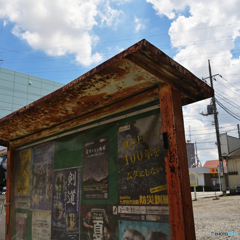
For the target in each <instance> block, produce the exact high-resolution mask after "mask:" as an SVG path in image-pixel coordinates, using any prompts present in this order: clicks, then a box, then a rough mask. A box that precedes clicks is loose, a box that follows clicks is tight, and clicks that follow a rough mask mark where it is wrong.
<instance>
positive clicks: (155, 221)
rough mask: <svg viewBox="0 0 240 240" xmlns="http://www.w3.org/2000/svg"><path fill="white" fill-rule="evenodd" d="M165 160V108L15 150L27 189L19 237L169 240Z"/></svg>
mask: <svg viewBox="0 0 240 240" xmlns="http://www.w3.org/2000/svg"><path fill="white" fill-rule="evenodd" d="M31 153H32V154H31ZM164 155H165V150H164V149H163V140H162V134H161V119H160V114H159V110H153V111H150V112H149V111H148V112H146V113H142V114H137V115H135V116H132V117H128V118H124V119H122V120H120V121H114V122H111V123H108V124H104V125H102V126H101V127H95V128H92V129H88V130H86V131H82V132H80V133H77V134H72V135H67V136H65V137H62V138H59V139H56V140H54V141H51V142H49V143H44V144H40V145H37V146H33V147H31V148H28V149H26V150H20V151H17V153H16V156H18V157H20V158H21V160H22V161H18V162H19V163H20V164H22V165H23V166H24V165H25V166H26V168H25V169H26V171H24V170H23V168H24V167H23V168H16V174H15V176H17V177H16V181H17V180H18V179H19V178H20V177H21V179H22V182H26V183H28V184H26V186H24V187H23V189H24V193H25V195H23V196H22V197H24V198H22V199H21V196H20V197H19V196H18V194H15V196H14V198H15V202H16V203H18V204H17V205H15V207H14V209H15V216H14V219H15V220H13V221H14V222H15V226H16V228H15V229H14V231H13V233H12V234H13V236H16V237H17V238H18V239H39V238H40V239H52V240H53V239H54V240H55V239H80V236H81V239H85V238H87V239H88V240H93V239H106V231H107V230H105V231H104V228H109V231H111V234H112V237H113V238H114V239H122V238H125V237H126V235H129V234H130V235H131V234H134V235H136V236H141V237H142V238H144V239H146V238H150V237H151V236H152V235H153V236H155V238H153V237H152V238H151V239H157V238H156V237H157V236H161V235H162V236H164V239H171V228H170V218H169V206H168V193H167V185H166V171H165V162H164ZM23 156H24V157H23ZM89 159H90V160H89ZM24 160H25V161H24ZM26 161H27V163H26ZM29 164H30V166H31V167H30V168H29ZM22 165H21V166H22ZM53 173H54V174H53ZM81 175H82V177H81ZM29 182H30V183H31V184H29ZM81 182H82V183H81ZM20 186H21V185H20ZM17 189H19V187H18V188H17ZM16 193H17V192H16ZM46 196H47V198H46ZM27 197H29V198H27ZM19 199H20V200H22V202H23V201H24V199H25V200H26V199H28V200H29V202H30V203H29V204H28V205H27V204H25V205H24V204H22V205H21V204H19V201H20V200H19ZM20 202H21V201H20ZM49 203H50V206H49ZM89 212H90V213H89ZM88 215H89V216H90V217H89V219H87V218H88V217H87V216H88ZM85 222H87V223H88V225H89V226H91V227H92V228H91V227H86V226H85V225H84V223H85Z"/></svg>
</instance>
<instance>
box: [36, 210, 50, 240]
mask: <svg viewBox="0 0 240 240" xmlns="http://www.w3.org/2000/svg"><path fill="white" fill-rule="evenodd" d="M50 237H51V213H50V212H47V211H33V212H32V239H33V240H50Z"/></svg>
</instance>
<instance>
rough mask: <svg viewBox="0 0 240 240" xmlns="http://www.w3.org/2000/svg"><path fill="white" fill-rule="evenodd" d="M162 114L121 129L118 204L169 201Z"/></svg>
mask: <svg viewBox="0 0 240 240" xmlns="http://www.w3.org/2000/svg"><path fill="white" fill-rule="evenodd" d="M159 117H160V116H159V114H156V115H152V116H149V117H146V118H142V119H139V120H136V121H134V122H130V123H128V124H125V125H124V126H120V127H119V129H118V166H119V167H118V177H119V180H118V183H119V204H123V205H129V204H130V205H160V204H168V197H167V188H166V173H165V162H164V150H163V143H162V141H161V138H160V136H161V124H160V120H159Z"/></svg>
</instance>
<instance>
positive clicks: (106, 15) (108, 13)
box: [100, 1, 123, 26]
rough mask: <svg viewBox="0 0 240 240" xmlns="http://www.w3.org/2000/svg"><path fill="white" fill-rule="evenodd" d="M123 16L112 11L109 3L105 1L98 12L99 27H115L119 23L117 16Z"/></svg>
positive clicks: (114, 10) (118, 12)
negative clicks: (99, 18)
mask: <svg viewBox="0 0 240 240" xmlns="http://www.w3.org/2000/svg"><path fill="white" fill-rule="evenodd" d="M121 14H123V13H122V12H121V11H118V10H116V9H112V8H111V7H110V5H109V1H107V2H106V3H105V5H104V8H103V10H102V12H100V17H101V19H102V20H101V23H102V24H101V25H102V26H104V25H106V26H112V25H114V26H116V25H117V24H118V22H119V16H120V15H121Z"/></svg>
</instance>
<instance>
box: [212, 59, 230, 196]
mask: <svg viewBox="0 0 240 240" xmlns="http://www.w3.org/2000/svg"><path fill="white" fill-rule="evenodd" d="M208 68H209V77H210V83H211V87H212V88H213V80H212V71H211V65H210V60H208ZM212 103H213V114H214V123H215V130H216V138H217V148H218V158H219V168H220V173H219V176H220V174H221V170H222V169H223V162H222V152H221V142H220V135H219V125H218V116H217V114H218V113H217V107H216V102H215V94H214V95H213V97H212ZM220 179H221V178H220V177H219V186H220V191H221V181H220ZM222 183H224V184H223V186H222V191H223V193H224V194H225V193H226V185H225V178H224V174H223V181H222Z"/></svg>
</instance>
